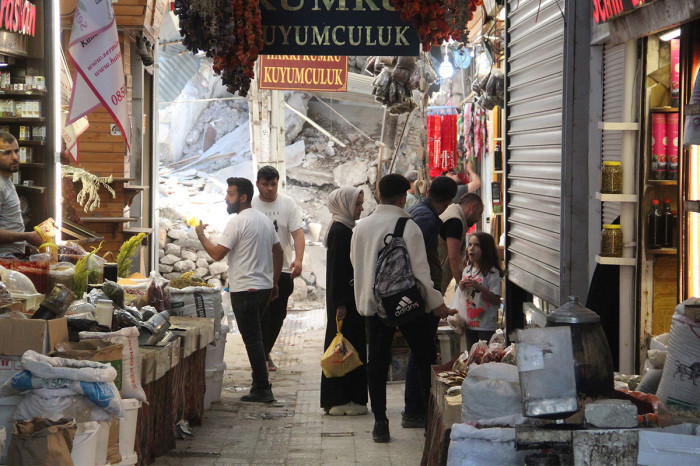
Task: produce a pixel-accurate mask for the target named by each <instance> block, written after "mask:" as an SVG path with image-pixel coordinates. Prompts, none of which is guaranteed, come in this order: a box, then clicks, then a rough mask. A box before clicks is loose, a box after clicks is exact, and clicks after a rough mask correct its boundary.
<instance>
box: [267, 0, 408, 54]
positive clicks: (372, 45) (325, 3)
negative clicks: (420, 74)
mask: <svg viewBox="0 0 700 466" xmlns="http://www.w3.org/2000/svg"><path fill="white" fill-rule="evenodd" d="M260 11H261V13H262V32H263V53H265V54H266V55H273V54H277V55H392V56H415V55H418V53H419V50H420V41H419V40H418V34H417V33H416V30H415V28H414V27H413V26H412V25H411V24H410V23H408V22H406V21H404V20H402V19H401V16H400V14H399V12H398V11H396V9H394V7H393V5H392V3H391V0H261V1H260Z"/></svg>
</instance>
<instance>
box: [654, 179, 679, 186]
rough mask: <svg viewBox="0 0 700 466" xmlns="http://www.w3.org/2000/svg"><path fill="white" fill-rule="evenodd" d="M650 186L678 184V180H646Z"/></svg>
mask: <svg viewBox="0 0 700 466" xmlns="http://www.w3.org/2000/svg"><path fill="white" fill-rule="evenodd" d="M647 184H649V185H652V186H678V180H647Z"/></svg>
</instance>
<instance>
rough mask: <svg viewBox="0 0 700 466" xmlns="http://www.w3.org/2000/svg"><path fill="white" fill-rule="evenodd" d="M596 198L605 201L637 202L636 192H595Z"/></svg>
mask: <svg viewBox="0 0 700 466" xmlns="http://www.w3.org/2000/svg"><path fill="white" fill-rule="evenodd" d="M595 198H596V199H598V200H599V201H603V202H637V195H636V194H604V193H595Z"/></svg>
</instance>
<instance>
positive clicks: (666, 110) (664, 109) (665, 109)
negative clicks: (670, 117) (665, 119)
mask: <svg viewBox="0 0 700 466" xmlns="http://www.w3.org/2000/svg"><path fill="white" fill-rule="evenodd" d="M649 110H650V111H651V112H652V113H677V112H678V107H652V108H650V109H649Z"/></svg>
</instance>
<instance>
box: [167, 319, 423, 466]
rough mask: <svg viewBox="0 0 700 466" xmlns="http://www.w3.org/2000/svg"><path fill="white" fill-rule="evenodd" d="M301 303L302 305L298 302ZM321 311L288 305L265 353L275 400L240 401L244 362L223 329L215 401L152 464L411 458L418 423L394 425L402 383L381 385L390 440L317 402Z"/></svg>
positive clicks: (393, 461)
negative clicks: (272, 368) (189, 433)
mask: <svg viewBox="0 0 700 466" xmlns="http://www.w3.org/2000/svg"><path fill="white" fill-rule="evenodd" d="M299 307H302V306H299ZM325 320H326V317H325V310H324V309H318V308H317V309H316V310H301V311H290V313H289V315H288V317H287V319H286V321H285V326H284V328H283V329H282V334H281V335H280V338H279V339H278V341H277V345H276V346H275V348H274V350H273V355H272V358H273V360H274V361H275V363H276V365H277V366H278V368H279V370H278V371H277V372H275V373H272V374H271V383H272V389H273V392H274V394H275V397H276V398H277V402H276V403H273V404H271V405H266V404H259V403H242V402H241V401H239V398H240V397H241V395H243V394H244V393H246V392H247V391H248V389H249V387H250V380H251V379H250V366H249V365H248V360H247V357H246V355H245V349H244V347H243V343H242V341H241V338H240V335H239V334H237V333H235V334H228V341H227V344H226V355H225V358H224V360H225V362H226V365H227V370H226V374H225V377H224V382H223V390H222V396H221V402H220V403H216V404H213V405H212V409H211V410H209V411H206V412H205V419H204V421H203V423H202V426H201V427H195V428H193V432H194V438H192V439H189V440H178V442H177V447H176V449H175V450H172V451H171V452H170V453H169V455H167V456H163V457H160V458H158V460H157V461H156V463H155V464H159V465H163V464H193V465H194V464H196V465H228V464H261V465H263V464H304V465H322V464H324V465H325V464H328V465H336V466H337V465H354V464H362V465H365V464H367V465H370V464H371V465H374V464H377V465H379V464H381V465H417V464H419V463H420V459H421V455H422V452H423V442H424V435H423V430H422V429H403V428H401V410H402V408H403V383H389V384H388V385H387V401H388V412H387V414H388V416H389V420H390V421H389V422H390V429H391V437H392V440H391V442H390V443H388V444H376V443H374V442H373V441H372V436H371V431H372V427H373V423H374V421H373V417H372V415H371V414H368V415H365V416H355V417H349V416H342V417H332V416H328V415H326V414H324V413H323V410H322V409H321V408H320V407H319V396H320V377H321V368H320V366H319V360H320V357H321V354H322V353H323V335H324V331H325Z"/></svg>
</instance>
